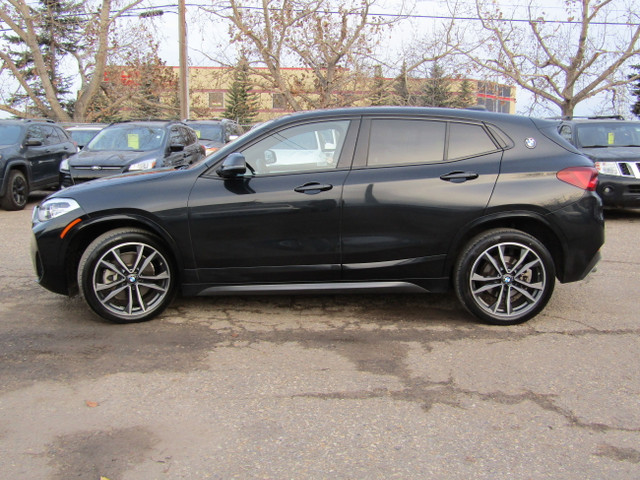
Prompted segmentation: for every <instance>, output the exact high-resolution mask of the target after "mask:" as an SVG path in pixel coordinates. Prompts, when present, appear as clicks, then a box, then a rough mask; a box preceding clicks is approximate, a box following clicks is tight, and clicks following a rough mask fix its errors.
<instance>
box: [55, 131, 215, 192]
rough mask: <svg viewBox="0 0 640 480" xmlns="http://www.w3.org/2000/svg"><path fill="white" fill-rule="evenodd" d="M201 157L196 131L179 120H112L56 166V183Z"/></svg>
mask: <svg viewBox="0 0 640 480" xmlns="http://www.w3.org/2000/svg"><path fill="white" fill-rule="evenodd" d="M203 157H204V147H202V146H201V145H200V144H199V143H198V137H197V135H196V132H195V131H194V130H193V129H192V128H190V127H188V126H187V125H185V124H184V123H182V122H174V121H130V122H122V123H115V124H112V125H109V126H108V127H106V128H104V129H102V130H101V131H100V132H99V133H98V134H97V135H96V136H95V137H94V138H93V139H92V140H91V141H90V142H89V143H88V144H87V145H86V146H85V147H84V148H83V149H82V150H81V151H80V152H78V153H77V154H76V155H74V156H73V157H71V158H69V159H68V160H67V161H65V162H63V163H62V164H61V165H60V178H61V180H60V183H61V185H62V186H63V187H69V186H71V185H74V184H78V183H83V182H86V181H89V180H94V179H96V178H102V177H108V176H112V175H117V174H119V173H124V172H135V171H140V170H151V169H154V168H163V167H171V168H174V169H175V168H182V167H185V166H188V165H191V164H192V163H195V162H198V161H200V159H202V158H203Z"/></svg>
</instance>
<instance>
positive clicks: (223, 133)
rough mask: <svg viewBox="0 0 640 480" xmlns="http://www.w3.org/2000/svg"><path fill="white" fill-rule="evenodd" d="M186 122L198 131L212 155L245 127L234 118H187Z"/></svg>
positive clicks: (236, 136) (238, 134)
mask: <svg viewBox="0 0 640 480" xmlns="http://www.w3.org/2000/svg"><path fill="white" fill-rule="evenodd" d="M186 124H187V125H189V126H190V127H191V128H193V129H194V130H195V131H196V134H197V135H198V139H199V140H200V143H201V144H202V145H204V147H205V148H206V154H207V155H210V154H212V153H213V152H216V151H218V150H219V149H220V148H222V147H223V146H224V145H225V144H226V143H229V142H231V141H232V140H235V139H236V138H238V137H239V136H240V135H242V134H243V133H244V130H243V128H242V127H241V126H240V125H238V123H236V122H234V121H233V120H228V119H226V118H224V119H221V120H187V121H186Z"/></svg>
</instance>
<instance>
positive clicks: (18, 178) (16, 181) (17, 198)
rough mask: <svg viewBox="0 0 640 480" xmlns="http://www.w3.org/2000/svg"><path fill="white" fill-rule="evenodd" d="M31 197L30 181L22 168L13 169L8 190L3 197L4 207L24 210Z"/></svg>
mask: <svg viewBox="0 0 640 480" xmlns="http://www.w3.org/2000/svg"><path fill="white" fill-rule="evenodd" d="M28 199H29V182H27V177H25V176H24V173H22V172H21V171H20V170H11V172H10V173H9V180H8V182H7V191H6V193H5V195H4V197H2V201H1V204H2V208H4V209H5V210H22V209H24V207H25V206H26V205H27V200H28Z"/></svg>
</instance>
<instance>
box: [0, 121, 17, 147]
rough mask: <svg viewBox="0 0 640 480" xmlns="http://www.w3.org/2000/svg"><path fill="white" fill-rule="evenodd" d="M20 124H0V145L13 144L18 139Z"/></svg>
mask: <svg viewBox="0 0 640 480" xmlns="http://www.w3.org/2000/svg"><path fill="white" fill-rule="evenodd" d="M21 131H22V128H21V127H20V125H0V145H13V144H14V143H18V140H19V139H20V132H21Z"/></svg>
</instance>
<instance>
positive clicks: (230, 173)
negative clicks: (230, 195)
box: [216, 153, 247, 178]
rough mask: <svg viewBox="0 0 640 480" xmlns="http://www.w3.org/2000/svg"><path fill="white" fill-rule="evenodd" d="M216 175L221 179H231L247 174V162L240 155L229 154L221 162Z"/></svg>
mask: <svg viewBox="0 0 640 480" xmlns="http://www.w3.org/2000/svg"><path fill="white" fill-rule="evenodd" d="M216 173H217V174H218V175H220V176H221V177H222V178H232V177H237V176H239V175H244V174H245V173H247V161H246V160H245V158H244V155H243V154H241V153H231V154H230V155H229V156H228V157H227V158H225V159H224V160H223V161H222V165H221V166H220V168H218V169H217V170H216Z"/></svg>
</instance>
